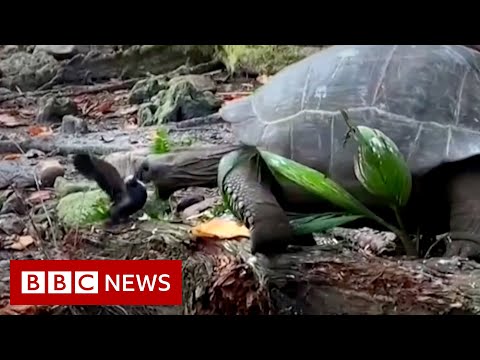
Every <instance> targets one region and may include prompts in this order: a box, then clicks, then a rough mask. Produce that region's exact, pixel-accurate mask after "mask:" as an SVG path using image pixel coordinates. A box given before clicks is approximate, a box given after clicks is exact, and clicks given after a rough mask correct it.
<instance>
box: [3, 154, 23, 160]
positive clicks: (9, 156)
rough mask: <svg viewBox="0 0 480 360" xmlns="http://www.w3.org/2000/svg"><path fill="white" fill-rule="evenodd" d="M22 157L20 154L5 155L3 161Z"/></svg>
mask: <svg viewBox="0 0 480 360" xmlns="http://www.w3.org/2000/svg"><path fill="white" fill-rule="evenodd" d="M21 157H22V154H7V155H5V156H4V157H3V160H10V161H13V160H18V159H20V158H21Z"/></svg>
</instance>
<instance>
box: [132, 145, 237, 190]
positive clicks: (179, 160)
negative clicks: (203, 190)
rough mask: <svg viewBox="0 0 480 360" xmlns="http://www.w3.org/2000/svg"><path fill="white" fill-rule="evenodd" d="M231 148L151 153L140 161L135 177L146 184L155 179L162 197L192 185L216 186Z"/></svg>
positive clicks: (154, 182)
mask: <svg viewBox="0 0 480 360" xmlns="http://www.w3.org/2000/svg"><path fill="white" fill-rule="evenodd" d="M227 149H229V148H227V147H226V148H225V150H224V151H218V152H217V151H211V150H210V149H208V148H195V149H193V148H191V149H188V150H178V151H172V152H169V153H167V154H161V155H148V156H147V157H146V158H145V159H144V160H143V161H142V162H141V163H140V165H139V167H138V170H137V172H136V174H135V176H136V178H137V179H138V180H140V181H142V182H144V183H148V182H152V183H153V184H154V185H155V187H156V188H157V193H158V195H159V196H160V197H161V198H162V199H167V198H168V197H169V196H170V195H172V194H173V193H174V192H175V191H177V190H180V189H183V188H186V187H190V186H204V187H215V186H216V185H217V170H218V163H219V162H220V158H221V156H223V154H224V153H225V152H226V150H227Z"/></svg>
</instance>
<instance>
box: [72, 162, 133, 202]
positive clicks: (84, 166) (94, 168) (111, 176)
mask: <svg viewBox="0 0 480 360" xmlns="http://www.w3.org/2000/svg"><path fill="white" fill-rule="evenodd" d="M73 165H74V166H75V168H76V169H77V171H78V172H80V173H81V174H82V175H83V176H85V177H86V178H87V179H90V180H94V181H95V182H96V183H97V184H98V186H99V187H100V188H101V189H102V190H103V191H105V192H106V193H107V194H108V196H110V198H111V200H112V201H113V202H117V201H119V200H120V199H121V198H122V195H123V193H124V191H125V184H124V182H123V179H122V178H121V176H120V174H119V173H118V171H117V169H115V167H114V166H113V165H111V164H109V163H107V162H106V161H104V160H101V159H98V158H96V157H94V156H91V155H87V154H78V155H75V157H74V158H73Z"/></svg>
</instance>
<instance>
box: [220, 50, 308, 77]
mask: <svg viewBox="0 0 480 360" xmlns="http://www.w3.org/2000/svg"><path fill="white" fill-rule="evenodd" d="M305 56H306V55H305V52H304V51H302V47H299V46H294V45H218V47H217V58H219V59H220V61H222V62H223V63H224V64H225V66H226V67H227V69H228V70H229V71H230V73H234V72H239V71H246V72H249V73H256V74H265V75H271V74H275V73H277V72H278V71H280V70H281V69H283V68H284V67H286V66H288V65H290V64H293V63H294V62H297V61H299V60H301V59H303V58H304V57H305Z"/></svg>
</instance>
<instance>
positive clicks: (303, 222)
mask: <svg viewBox="0 0 480 360" xmlns="http://www.w3.org/2000/svg"><path fill="white" fill-rule="evenodd" d="M362 217H363V216H362V215H348V214H342V213H325V214H318V215H309V216H305V217H300V218H296V219H292V220H290V224H291V225H292V227H293V231H294V233H295V235H305V234H312V233H321V232H325V231H328V230H330V229H333V228H335V227H339V226H342V225H345V224H347V223H349V222H352V221H355V220H357V219H360V218H362Z"/></svg>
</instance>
